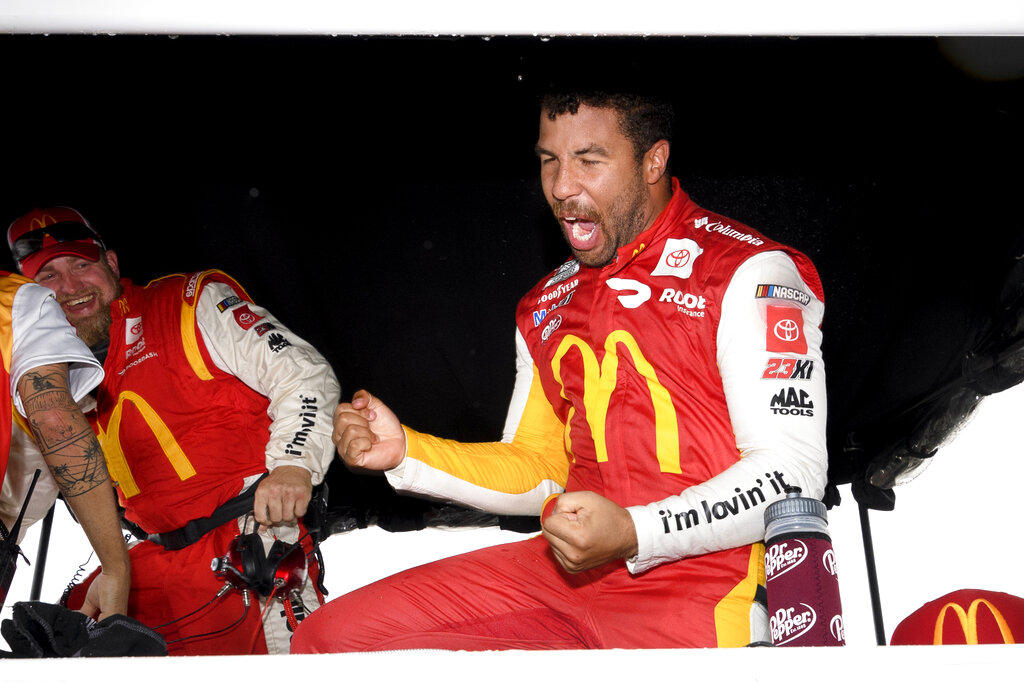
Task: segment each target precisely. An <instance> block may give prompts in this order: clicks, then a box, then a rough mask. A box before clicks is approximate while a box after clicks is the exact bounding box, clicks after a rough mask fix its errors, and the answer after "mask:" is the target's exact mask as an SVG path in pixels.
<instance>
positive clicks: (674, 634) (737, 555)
mask: <svg viewBox="0 0 1024 683" xmlns="http://www.w3.org/2000/svg"><path fill="white" fill-rule="evenodd" d="M749 557H750V550H749V548H746V549H744V548H739V549H735V550H731V551H725V552H724V553H713V554H711V555H707V556H703V557H701V558H691V559H689V560H681V561H679V562H673V563H670V564H667V565H663V566H662V567H658V568H655V569H653V570H651V571H648V572H645V573H644V574H642V575H639V576H633V575H631V574H629V572H628V571H627V570H626V568H625V566H624V565H623V564H622V563H620V562H617V563H612V564H609V565H606V566H605V567H601V568H599V569H596V570H592V571H589V572H583V573H580V574H568V573H566V572H565V571H563V570H562V569H561V568H560V567H559V566H558V564H557V562H556V561H555V560H554V558H553V557H552V555H551V553H550V551H549V550H548V546H547V542H546V541H544V539H543V538H539V537H538V538H534V539H531V540H528V541H521V542H519V543H512V544H508V545H503V546H495V547H493V548H485V549H483V550H478V551H474V552H471V553H467V554H465V555H460V556H457V557H453V558H448V559H445V560H440V561H438V562H434V563H431V564H428V565H424V566H422V567H417V568H414V569H410V570H408V571H405V572H402V573H400V574H396V575H395V576H392V577H388V578H386V579H383V580H382V581H378V582H376V583H374V584H371V585H370V586H366V587H364V588H361V589H359V590H356V591H353V592H352V593H349V594H348V595H343V596H340V597H339V598H337V599H335V600H332V601H330V602H328V603H327V604H326V605H324V606H323V607H321V608H320V609H319V610H317V611H316V612H314V613H313V614H312V615H310V616H309V617H307V618H306V619H305V621H303V622H302V623H301V624H300V625H299V628H298V629H297V630H296V632H295V636H294V638H293V639H292V652H293V653H316V652H351V651H365V650H393V649H416V648H424V649H447V650H492V649H493V650H500V649H579V648H678V647H716V646H717V645H718V644H719V642H720V640H719V635H720V634H719V628H720V626H721V619H720V614H718V608H719V607H720V606H721V605H727V606H728V607H729V610H728V611H730V612H732V613H733V615H734V616H735V614H737V613H738V614H740V615H741V618H742V620H746V621H747V623H746V624H740V625H739V628H740V629H741V630H743V629H746V631H747V633H746V635H748V636H749V610H750V607H751V605H752V602H753V597H754V590H755V589H756V582H754V583H751V585H750V589H749V591H748V592H747V593H748V594H746V595H743V594H742V593H743V591H739V593H741V594H740V595H737V594H736V593H735V592H734V589H736V587H737V585H739V584H741V582H743V581H744V578H745V577H746V575H747V567H748V566H749ZM731 593H732V594H733V595H732V597H729V598H726V596H727V595H730V594H731ZM731 626H735V624H732V625H731ZM746 642H749V638H748V640H747V641H746ZM746 642H744V643H743V644H746Z"/></svg>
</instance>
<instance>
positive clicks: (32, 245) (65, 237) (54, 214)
mask: <svg viewBox="0 0 1024 683" xmlns="http://www.w3.org/2000/svg"><path fill="white" fill-rule="evenodd" d="M7 246H8V247H10V249H11V255H12V256H13V257H14V260H15V262H17V264H18V268H19V269H20V270H21V272H22V274H23V275H25V276H26V277H30V278H33V279H34V278H35V276H36V273H38V272H39V269H40V268H42V267H43V266H44V265H46V262H47V261H49V260H51V259H54V258H57V257H58V256H80V257H81V258H84V259H87V260H89V261H98V260H99V258H100V256H101V255H102V254H103V251H104V250H105V249H106V246H104V244H103V239H102V238H101V237H100V236H99V233H97V232H96V231H95V230H93V228H92V226H91V225H89V221H87V220H85V216H83V215H82V214H80V213H78V212H77V211H75V210H74V209H72V208H70V207H67V206H54V207H50V208H48V209H32V210H31V211H29V212H28V213H26V214H25V215H23V216H21V217H20V218H17V219H15V221H14V222H13V223H11V225H10V226H9V227H8V228H7Z"/></svg>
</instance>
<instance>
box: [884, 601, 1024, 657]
mask: <svg viewBox="0 0 1024 683" xmlns="http://www.w3.org/2000/svg"><path fill="white" fill-rule="evenodd" d="M1022 641H1024V598H1020V597H1017V596H1016V595H1010V594H1009V593H1002V592H999V591H988V590H979V589H975V588H965V589H962V590H957V591H953V592H952V593H947V594H946V595H943V596H942V597H941V598H938V599H937V600H932V601H931V602H928V603H925V604H924V605H922V606H921V607H919V608H918V609H916V610H914V611H913V612H911V613H910V615H908V616H907V617H906V618H905V619H903V621H901V622H900V623H899V625H898V626H896V630H895V631H893V634H892V638H891V639H890V641H889V644H890V645H964V644H967V645H977V644H997V643H1020V642H1022Z"/></svg>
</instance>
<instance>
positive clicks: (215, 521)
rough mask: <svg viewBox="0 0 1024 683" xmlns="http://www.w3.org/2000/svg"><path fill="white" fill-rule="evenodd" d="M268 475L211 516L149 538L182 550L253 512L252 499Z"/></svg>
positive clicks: (150, 535) (168, 546)
mask: <svg viewBox="0 0 1024 683" xmlns="http://www.w3.org/2000/svg"><path fill="white" fill-rule="evenodd" d="M266 476H267V474H266V473H265V474H264V475H263V476H262V477H260V478H259V479H257V480H256V481H255V482H254V483H253V485H252V486H250V487H249V488H247V489H246V490H245V491H242V493H240V494H239V495H237V496H235V497H234V498H232V499H231V500H229V501H228V502H226V503H224V504H223V505H221V506H220V507H219V508H217V509H216V510H214V511H213V514H212V515H210V516H209V517H201V518H199V519H193V520H192V521H191V522H189V523H188V524H186V525H185V526H183V527H181V528H180V529H175V530H174V531H165V532H163V533H160V534H149V540H150V541H153V543H157V544H159V545H162V546H163V547H164V548H166V549H167V550H181V549H182V548H185V547H187V546H190V545H192V544H193V543H195V542H196V541H198V540H199V539H200V538H202V537H203V536H205V535H206V534H208V533H209V532H211V531H213V530H214V529H216V528H217V527H219V526H221V525H222V524H227V523H228V522H230V521H231V520H233V519H236V518H238V517H241V516H242V515H244V514H246V513H248V512H252V501H253V499H254V498H255V497H256V487H257V486H258V485H259V483H260V482H261V481H263V479H264V477H266Z"/></svg>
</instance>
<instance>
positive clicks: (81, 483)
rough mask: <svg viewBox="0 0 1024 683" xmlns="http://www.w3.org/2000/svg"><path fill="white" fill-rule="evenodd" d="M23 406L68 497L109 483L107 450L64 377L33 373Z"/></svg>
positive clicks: (37, 441)
mask: <svg viewBox="0 0 1024 683" xmlns="http://www.w3.org/2000/svg"><path fill="white" fill-rule="evenodd" d="M24 379H25V380H28V384H29V387H28V389H27V390H25V391H24V393H23V394H22V403H23V405H24V406H25V413H26V415H28V420H29V424H30V425H31V426H32V433H33V435H34V436H35V439H36V443H38V444H39V450H40V451H42V454H43V457H44V458H45V459H46V463H47V464H48V465H49V466H50V470H51V471H52V472H53V476H54V478H55V479H56V480H57V485H58V486H60V490H61V492H63V493H64V496H65V497H74V496H80V495H82V494H83V493H87V492H88V491H91V490H92V489H94V488H96V487H97V486H99V485H100V484H103V483H105V482H106V481H107V480H108V475H107V465H106V462H105V461H104V459H103V451H102V450H101V449H100V445H99V443H98V442H97V441H96V435H95V434H94V433H93V431H92V428H91V427H90V426H89V422H88V421H87V420H86V419H85V417H84V416H83V415H82V412H81V410H79V408H78V406H77V405H76V404H75V402H74V401H73V400H72V398H71V394H70V392H69V391H68V389H67V383H66V380H65V378H64V377H62V376H61V375H60V374H57V373H47V374H43V373H40V372H36V371H32V372H28V373H26V374H25V377H24Z"/></svg>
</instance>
